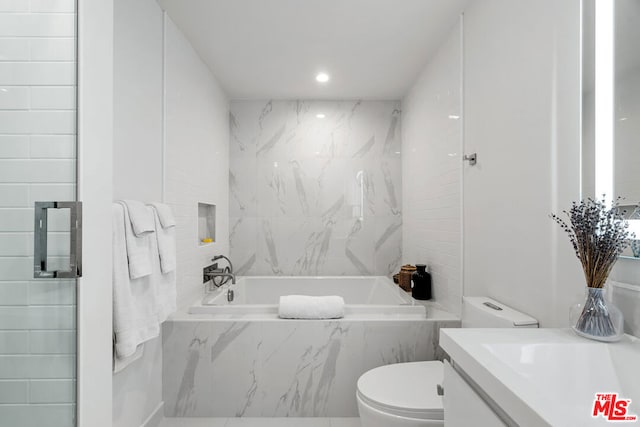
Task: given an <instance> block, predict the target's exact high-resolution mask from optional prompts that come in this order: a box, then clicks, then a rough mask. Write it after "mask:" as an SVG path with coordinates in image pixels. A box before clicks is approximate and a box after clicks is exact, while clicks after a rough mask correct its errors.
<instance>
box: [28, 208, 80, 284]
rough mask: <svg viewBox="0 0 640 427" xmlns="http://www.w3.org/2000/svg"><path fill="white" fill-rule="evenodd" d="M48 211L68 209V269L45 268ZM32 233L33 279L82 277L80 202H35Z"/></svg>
mask: <svg viewBox="0 0 640 427" xmlns="http://www.w3.org/2000/svg"><path fill="white" fill-rule="evenodd" d="M49 209H69V269H68V270H49V269H48V268H47V258H48V249H47V237H48V218H49V215H48V211H49ZM34 218H35V222H34V230H33V231H34V233H33V236H34V237H33V277H34V278H36V279H74V278H77V277H82V202H35V215H34Z"/></svg>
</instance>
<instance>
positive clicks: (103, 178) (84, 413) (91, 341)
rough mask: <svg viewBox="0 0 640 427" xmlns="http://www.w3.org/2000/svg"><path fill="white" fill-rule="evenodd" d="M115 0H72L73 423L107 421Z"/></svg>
mask: <svg viewBox="0 0 640 427" xmlns="http://www.w3.org/2000/svg"><path fill="white" fill-rule="evenodd" d="M113 23H114V20H113V0H77V43H78V44H77V46H78V47H77V63H78V68H77V79H76V83H77V98H78V99H77V101H78V105H77V111H78V113H77V114H78V116H77V135H78V139H77V141H78V142H77V165H78V169H77V200H79V201H81V202H82V203H83V217H84V227H83V242H82V245H83V263H84V265H83V276H82V278H80V279H77V349H78V350H77V394H76V396H77V402H76V404H77V412H76V415H77V417H76V425H77V426H79V427H89V426H91V427H111V425H112V361H111V357H112V356H111V354H112V353H111V352H112V346H111V342H112V338H111V334H112V321H111V318H112V314H111V313H112V291H111V202H112V194H113V191H112V181H113V179H112V178H113V165H112V151H113V141H112V140H113V31H114V30H113Z"/></svg>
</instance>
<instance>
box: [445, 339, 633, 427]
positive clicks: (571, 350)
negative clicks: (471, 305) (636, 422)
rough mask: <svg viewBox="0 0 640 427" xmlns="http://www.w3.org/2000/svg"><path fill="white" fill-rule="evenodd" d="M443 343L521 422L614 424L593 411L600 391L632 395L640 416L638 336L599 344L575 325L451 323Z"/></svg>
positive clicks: (456, 362) (472, 377)
mask: <svg viewBox="0 0 640 427" xmlns="http://www.w3.org/2000/svg"><path fill="white" fill-rule="evenodd" d="M440 343H441V345H442V347H443V348H444V349H445V351H447V353H449V355H450V356H451V358H452V359H453V361H454V362H455V364H456V366H457V367H458V368H459V369H462V370H463V371H464V372H465V373H466V374H467V375H469V376H470V377H471V379H472V380H473V381H474V382H476V383H477V384H478V386H479V387H480V388H482V389H483V390H484V391H485V392H487V394H488V395H489V396H491V398H492V399H494V400H495V402H496V403H497V404H498V405H499V406H500V407H502V408H503V409H504V410H505V411H506V412H507V413H508V414H509V415H510V416H511V417H512V418H513V419H514V421H516V422H517V423H518V424H520V425H553V426H576V425H581V426H587V425H610V424H609V423H608V422H607V421H606V420H604V418H602V417H598V418H593V417H592V416H591V414H592V410H593V403H594V399H595V395H596V393H612V392H615V393H618V395H619V397H620V398H625V399H632V403H631V406H630V407H629V412H630V413H632V414H640V366H639V363H640V340H638V339H637V338H634V337H630V336H625V337H623V339H622V340H621V341H620V342H618V343H600V342H596V341H589V340H586V339H584V338H582V337H578V336H577V335H575V334H574V333H573V332H572V331H570V330H568V329H566V330H565V329H527V330H524V329H457V330H454V329H445V330H442V332H441V338H440ZM634 402H636V403H635V404H634ZM445 416H446V415H445Z"/></svg>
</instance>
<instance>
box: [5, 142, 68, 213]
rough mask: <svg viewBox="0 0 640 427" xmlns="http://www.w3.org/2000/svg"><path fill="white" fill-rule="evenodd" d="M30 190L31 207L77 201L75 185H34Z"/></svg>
mask: <svg viewBox="0 0 640 427" xmlns="http://www.w3.org/2000/svg"><path fill="white" fill-rule="evenodd" d="M37 138H38V137H36V136H32V137H31V140H32V141H33V140H34V139H37ZM43 138H46V137H43ZM0 188H1V187H0ZM29 190H30V192H29V193H30V194H29V206H33V203H34V202H44V201H49V200H57V201H73V200H75V199H76V186H75V184H33V185H31V186H30V187H29ZM0 191H1V189H0Z"/></svg>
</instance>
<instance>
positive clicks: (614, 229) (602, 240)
mask: <svg viewBox="0 0 640 427" xmlns="http://www.w3.org/2000/svg"><path fill="white" fill-rule="evenodd" d="M620 200H621V199H620V198H618V199H617V200H616V201H615V202H613V203H612V204H611V208H610V209H607V206H606V204H605V201H604V200H602V201H598V200H593V199H591V198H589V199H587V200H583V201H581V202H580V203H576V202H573V204H572V205H571V209H569V211H568V212H567V211H563V212H564V213H565V214H566V215H567V216H568V217H569V223H567V222H565V221H564V220H563V219H562V218H560V217H559V216H558V215H556V214H551V218H553V220H554V221H555V222H557V223H558V224H559V225H560V227H561V228H562V229H563V230H564V231H565V232H566V233H567V234H568V235H569V240H570V241H571V244H572V245H573V249H574V250H575V252H576V256H577V257H578V259H579V260H580V262H581V263H582V270H583V271H584V277H585V279H586V281H587V286H588V287H590V288H602V287H603V286H604V284H605V282H606V281H607V277H609V273H610V272H611V269H612V268H613V265H614V264H615V263H616V261H617V260H618V257H619V256H620V255H621V254H622V252H623V251H624V250H625V249H626V248H627V247H628V246H629V244H630V239H633V238H635V235H634V234H633V233H631V232H629V230H628V228H629V224H628V223H627V221H626V220H625V218H624V214H625V211H623V210H621V209H620Z"/></svg>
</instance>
